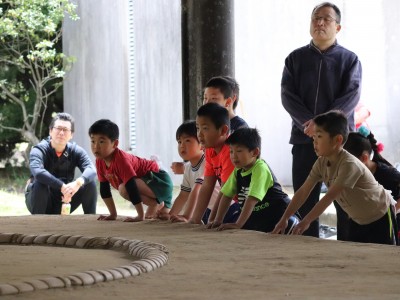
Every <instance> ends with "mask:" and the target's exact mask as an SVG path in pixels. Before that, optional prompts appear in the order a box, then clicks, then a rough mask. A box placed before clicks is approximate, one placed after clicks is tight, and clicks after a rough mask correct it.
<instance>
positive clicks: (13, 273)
mask: <svg viewBox="0 0 400 300" xmlns="http://www.w3.org/2000/svg"><path fill="white" fill-rule="evenodd" d="M0 232H1V233H24V234H34V235H38V234H45V233H52V234H55V233H57V234H74V235H76V234H80V235H85V236H93V237H111V236H114V237H124V238H128V239H139V240H145V241H149V242H156V243H161V244H163V245H165V246H166V247H167V248H168V250H169V261H168V263H167V265H166V266H164V267H162V268H161V269H156V270H155V271H153V272H150V273H145V274H142V275H140V276H137V277H131V278H128V279H120V280H117V281H110V282H105V283H99V284H95V285H91V286H86V287H71V288H62V289H51V290H39V291H34V292H30V293H24V294H19V295H12V296H4V297H2V299H60V300H61V299H68V300H70V299H202V300H203V299H399V297H400V296H399V295H398V293H399V292H398V280H399V278H400V260H399V259H398V258H399V254H400V247H395V246H384V245H371V244H357V243H344V242H338V241H331V240H322V239H315V238H310V237H303V236H279V235H269V234H264V233H259V232H251V231H245V230H232V231H225V232H216V231H209V230H204V229H202V228H201V227H200V226H197V225H188V224H171V223H169V222H166V221H145V222H142V223H123V222H122V221H121V220H118V221H113V222H100V221H96V217H95V216H84V215H81V216H79V215H78V216H73V215H72V216H38V215H36V216H23V217H0ZM0 260H1V268H0V283H11V282H14V281H23V280H26V279H29V278H43V277H44V276H48V275H53V276H54V275H68V274H71V273H75V272H80V271H86V270H95V269H99V268H105V267H113V266H115V267H117V266H120V265H121V264H123V263H124V262H126V261H128V260H129V258H128V257H126V256H125V255H123V254H120V253H118V252H115V251H111V250H98V249H89V250H81V249H69V248H60V247H58V248H55V247H45V246H10V245H4V244H0Z"/></svg>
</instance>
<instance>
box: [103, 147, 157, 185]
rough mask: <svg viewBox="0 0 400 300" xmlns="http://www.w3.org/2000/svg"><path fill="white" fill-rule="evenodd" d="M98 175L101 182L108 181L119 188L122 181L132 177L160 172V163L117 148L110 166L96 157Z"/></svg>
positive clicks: (124, 181)
mask: <svg viewBox="0 0 400 300" xmlns="http://www.w3.org/2000/svg"><path fill="white" fill-rule="evenodd" d="M96 169H97V177H98V178H99V181H100V182H106V181H108V182H109V183H110V184H111V185H112V186H113V187H114V188H116V189H118V187H119V185H120V184H121V183H123V184H126V183H127V181H128V180H129V179H131V178H132V177H138V178H140V177H143V176H144V175H146V174H147V173H148V172H150V171H152V172H159V167H158V164H157V163H156V162H155V161H153V160H147V159H144V158H140V157H137V156H135V155H133V154H129V153H126V152H125V151H122V150H120V149H118V148H117V149H115V151H114V156H113V159H112V161H111V164H110V166H109V167H107V166H106V163H105V162H104V160H102V159H96Z"/></svg>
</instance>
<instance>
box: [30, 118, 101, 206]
mask: <svg viewBox="0 0 400 300" xmlns="http://www.w3.org/2000/svg"><path fill="white" fill-rule="evenodd" d="M73 133H74V120H73V118H72V117H71V116H70V115H69V114H67V113H58V114H57V115H56V116H55V117H54V118H53V120H52V122H51V124H50V134H49V135H50V136H49V137H48V138H47V139H45V140H42V141H41V142H40V143H39V144H37V145H36V146H34V147H33V148H32V150H31V153H30V157H29V166H30V170H31V173H32V176H33V179H32V181H31V183H30V184H29V185H28V187H27V190H26V193H25V196H26V205H27V207H28V210H29V211H30V212H31V213H32V214H60V213H61V204H62V201H64V202H67V203H69V202H70V204H71V212H72V211H74V210H75V209H76V208H77V207H78V206H79V205H80V204H82V208H83V211H84V213H85V214H95V213H96V203H97V189H96V184H95V182H94V178H95V176H96V170H95V168H94V165H93V163H92V162H91V160H90V158H89V156H88V154H87V152H86V151H85V150H83V149H82V148H81V147H79V146H78V145H76V144H75V143H70V142H69V141H70V140H71V139H72V136H73ZM76 168H79V170H80V171H81V172H82V175H81V176H80V177H79V178H77V179H75V180H74V177H75V169H76Z"/></svg>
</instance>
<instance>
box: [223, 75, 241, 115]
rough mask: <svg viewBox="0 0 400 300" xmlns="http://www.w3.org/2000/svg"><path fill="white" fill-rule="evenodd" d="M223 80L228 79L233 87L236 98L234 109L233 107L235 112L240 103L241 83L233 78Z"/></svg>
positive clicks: (228, 77) (227, 77)
mask: <svg viewBox="0 0 400 300" xmlns="http://www.w3.org/2000/svg"><path fill="white" fill-rule="evenodd" d="M223 78H225V79H227V80H228V81H229V82H230V83H231V84H232V87H233V95H235V96H236V99H235V101H234V102H233V105H232V107H233V110H235V109H236V107H237V105H238V102H239V93H240V86H239V83H238V82H237V81H236V79H235V78H233V77H231V76H223Z"/></svg>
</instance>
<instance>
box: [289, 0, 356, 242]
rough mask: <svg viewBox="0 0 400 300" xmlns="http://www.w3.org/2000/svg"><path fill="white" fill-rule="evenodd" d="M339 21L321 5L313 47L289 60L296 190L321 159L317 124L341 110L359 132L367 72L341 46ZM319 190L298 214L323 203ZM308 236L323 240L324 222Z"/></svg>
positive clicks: (313, 27) (338, 16)
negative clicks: (359, 105) (356, 119)
mask: <svg viewBox="0 0 400 300" xmlns="http://www.w3.org/2000/svg"><path fill="white" fill-rule="evenodd" d="M340 19H341V13H340V10H339V8H338V7H337V6H336V5H334V4H332V3H329V2H323V3H321V4H319V5H317V6H316V7H315V8H314V9H313V11H312V14H311V22H310V34H311V37H312V40H311V42H310V44H309V45H307V46H304V47H301V48H299V49H296V50H294V51H293V52H292V53H290V54H289V56H288V57H287V58H286V60H285V67H284V70H283V75H282V82H281V97H282V104H283V107H284V108H285V109H286V111H287V112H288V113H289V114H290V116H291V118H292V132H291V137H290V143H291V144H292V145H293V148H292V155H293V163H292V180H293V188H294V190H295V191H296V190H297V189H299V188H300V187H301V185H302V184H303V183H304V181H305V180H306V178H307V176H308V174H309V172H310V170H311V168H312V166H313V164H314V162H315V161H316V159H317V156H316V154H315V152H314V146H313V140H312V136H313V134H314V123H313V121H312V119H313V118H314V117H315V116H316V115H318V114H321V113H324V112H327V111H329V110H332V109H339V110H341V111H343V112H344V113H345V115H346V116H347V118H348V122H349V129H350V131H354V109H355V107H356V105H357V103H358V101H359V100H360V93H361V72H362V70H361V63H360V61H359V60H358V57H357V55H356V54H354V53H353V52H351V51H349V50H347V49H345V48H343V47H342V46H340V45H339V44H338V43H337V41H336V34H337V33H338V32H339V31H340V29H341V26H340ZM320 191H321V184H319V185H317V186H316V187H315V188H314V190H313V191H312V192H311V194H310V195H309V197H308V199H307V201H306V203H305V204H304V205H303V206H302V209H301V210H299V212H300V214H301V215H302V216H303V217H304V216H305V215H307V213H308V212H309V211H310V210H311V209H312V208H313V207H314V205H315V204H316V203H317V202H318V200H319V194H320ZM305 234H306V235H310V236H315V237H319V221H318V220H317V221H315V222H313V223H312V224H311V226H310V228H309V229H308V230H307V231H306V232H305ZM338 238H339V237H338Z"/></svg>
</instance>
